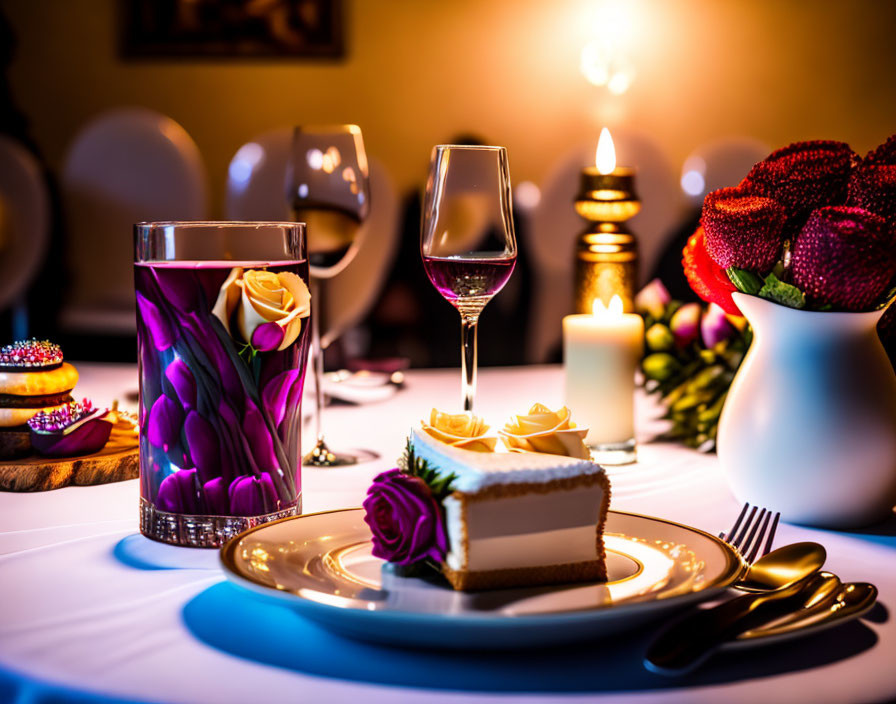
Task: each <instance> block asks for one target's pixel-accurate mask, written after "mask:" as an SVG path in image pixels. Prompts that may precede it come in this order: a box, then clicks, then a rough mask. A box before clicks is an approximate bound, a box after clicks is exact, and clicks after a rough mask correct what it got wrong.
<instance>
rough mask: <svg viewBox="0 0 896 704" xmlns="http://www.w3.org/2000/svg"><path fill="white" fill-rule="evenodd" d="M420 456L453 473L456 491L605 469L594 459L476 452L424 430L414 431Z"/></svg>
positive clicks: (537, 480)
mask: <svg viewBox="0 0 896 704" xmlns="http://www.w3.org/2000/svg"><path fill="white" fill-rule="evenodd" d="M411 445H412V446H413V448H414V453H415V454H416V455H417V457H421V458H422V459H424V460H426V461H428V462H430V463H431V464H432V465H434V466H435V467H436V468H438V469H439V470H440V471H441V472H445V473H450V472H454V474H456V475H457V478H456V479H455V480H454V482H453V484H452V487H453V488H454V490H455V491H462V492H466V493H475V492H477V491H481V490H482V489H484V488H485V487H487V486H495V485H498V484H519V483H532V484H539V483H545V482H550V481H553V480H555V479H566V478H569V477H578V476H581V475H583V474H597V473H599V472H603V471H604V469H603V467H601V466H600V465H599V464H597V463H595V462H592V461H591V460H582V459H577V458H574V457H564V456H562V455H548V454H544V453H539V452H473V451H472V450H464V449H461V448H457V447H451V446H450V445H446V444H445V443H443V442H440V441H438V440H436V439H435V438H433V437H431V436H430V435H428V434H427V433H425V432H423V431H422V430H417V429H413V430H411Z"/></svg>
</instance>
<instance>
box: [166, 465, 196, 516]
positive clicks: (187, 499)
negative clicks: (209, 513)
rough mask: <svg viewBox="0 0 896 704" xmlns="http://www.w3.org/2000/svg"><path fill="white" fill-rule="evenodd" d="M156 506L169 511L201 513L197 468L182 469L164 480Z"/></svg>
mask: <svg viewBox="0 0 896 704" xmlns="http://www.w3.org/2000/svg"><path fill="white" fill-rule="evenodd" d="M155 503H156V508H159V509H161V510H162V511H168V512H169V513H193V514H196V513H201V512H202V509H201V504H200V501H199V492H198V487H197V484H196V470H195V469H180V470H178V471H176V472H175V473H174V474H170V475H168V476H167V477H165V478H164V479H163V480H162V483H161V484H160V485H159V493H158V495H157V496H156V502H155Z"/></svg>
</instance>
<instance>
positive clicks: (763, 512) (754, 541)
mask: <svg viewBox="0 0 896 704" xmlns="http://www.w3.org/2000/svg"><path fill="white" fill-rule="evenodd" d="M757 511H758V515H757ZM780 518H781V514H780V513H775V514H774V515H773V514H772V512H771V511H769V510H768V509H764V508H763V509H760V508H759V507H758V506H752V507H751V506H750V504H749V503H745V504H744V507H743V509H741V512H740V515H739V516H738V517H737V520H736V521H735V522H734V525H733V526H731V530H729V531H728V532H727V533H725V532H724V531H723V532H721V533H719V537H720V538H721V539H722V540H724V541H725V542H726V543H728V544H729V545H730V546H731V547H733V548H734V549H735V550H737V552H738V553H739V554H740V556H741V557H742V558H743V559H744V561H745V562H746V563H747V564H748V565H751V564H753V562H754V561H755V560H756V559H757V558H758V557H762V556H763V555H767V554H768V553H769V551H770V550H771V549H772V543H773V542H774V539H775V531H777V529H778V521H779V520H780ZM769 523H771V527H769ZM763 540H765V544H764V545H763Z"/></svg>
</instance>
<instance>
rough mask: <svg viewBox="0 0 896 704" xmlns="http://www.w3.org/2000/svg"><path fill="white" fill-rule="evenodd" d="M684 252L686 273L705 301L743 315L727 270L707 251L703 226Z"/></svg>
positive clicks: (734, 313)
mask: <svg viewBox="0 0 896 704" xmlns="http://www.w3.org/2000/svg"><path fill="white" fill-rule="evenodd" d="M682 254H683V258H682V264H683V265H684V274H685V276H686V277H687V279H688V283H689V284H690V285H691V288H692V289H694V292H695V293H696V294H697V295H698V296H700V298H702V299H703V300H704V301H706V302H708V303H715V304H716V305H718V306H720V307H721V308H722V310H724V311H725V312H726V313H730V314H731V315H741V312H740V309H739V308H738V307H737V306H736V305H735V304H734V301H733V300H732V299H731V293H732V292H733V291H736V290H737V289H736V288H735V286H734V284H733V283H731V280H730V279H729V278H728V274H726V273H725V270H724V269H722V267H720V266H719V265H718V264H716V263H715V262H714V261H713V260H712V257H710V256H709V254H708V253H707V252H706V246H705V243H704V233H703V228H702V227H698V228H697V231H696V232H695V233H694V234H693V235H691V237H690V239H689V240H688V243H687V245H685V248H684V251H683V252H682Z"/></svg>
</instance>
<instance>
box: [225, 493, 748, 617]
mask: <svg viewBox="0 0 896 704" xmlns="http://www.w3.org/2000/svg"><path fill="white" fill-rule="evenodd" d="M363 510H364V509H363V508H360V507H352V508H341V509H331V510H327V511H317V512H315V513H306V514H301V515H299V516H289V517H287V518H281V519H278V520H276V521H271V522H269V523H263V524H260V525H258V526H254V527H253V528H250V529H249V530H247V531H244V532H242V533H240V534H239V535H236V536H234V537H233V538H231V539H230V540H229V541H228V542H227V543H225V544H224V546H223V547H222V548H221V550H220V552H219V562H220V564H221V567H222V569H223V570H224V573H225V575H226V577H227V578H228V580H230V581H232V582H234V583H235V584H237V585H239V586H241V587H243V588H246V589H249V590H250V591H252V592H254V593H256V594H261V595H263V596H268V597H275V598H277V599H278V600H280V601H283V602H285V603H288V604H290V605H291V606H292V607H294V608H296V609H297V610H299V611H305V612H308V613H316V614H320V615H324V614H330V613H333V611H334V610H335V609H338V610H340V611H341V612H343V613H344V612H345V611H349V610H350V611H351V613H352V616H353V618H357V619H358V620H359V621H362V620H366V621H373V620H375V621H377V622H379V623H384V622H386V621H394V622H400V623H408V621H418V622H420V623H433V622H434V621H438V622H441V623H446V624H448V623H450V624H452V625H457V626H458V627H461V626H462V627H465V628H478V627H485V628H488V629H490V630H491V629H495V628H499V629H501V628H507V629H516V628H519V627H521V626H525V625H533V626H536V625H546V624H547V623H550V624H552V625H557V626H562V625H563V624H565V623H577V624H578V623H581V622H582V621H583V620H589V621H599V620H601V619H603V618H606V617H607V615H608V614H612V615H613V616H614V617H624V616H626V615H627V614H629V613H633V612H644V611H649V610H650V609H651V608H654V609H656V608H662V609H667V608H672V606H673V605H677V606H685V605H688V604H691V603H694V602H698V601H704V600H706V599H709V598H711V597H712V596H714V595H716V594H719V593H720V592H722V591H724V590H725V589H726V588H728V587H729V586H730V585H731V584H733V583H734V582H735V581H736V580H737V578H738V576H739V575H740V574H741V572H742V570H743V566H744V563H743V560H742V559H741V558H740V556H739V555H738V554H737V552H736V551H735V550H734V549H733V548H732V547H731V546H730V545H728V544H727V543H726V542H724V541H723V540H721V539H720V538H718V537H717V536H715V535H712V534H711V533H707V532H706V531H703V530H700V529H699V528H694V527H692V526H687V525H684V524H682V523H677V522H675V521H671V520H668V519H665V518H658V517H655V516H646V515H644V514H640V513H634V512H631V511H616V510H611V511H610V513H615V514H621V515H625V516H630V517H634V518H640V519H645V520H649V521H654V522H657V523H664V524H666V525H671V526H675V527H676V528H681V529H684V530H686V531H688V532H692V533H695V534H698V535H700V536H702V537H704V538H708V539H709V540H710V541H711V542H712V543H714V544H716V545H717V546H718V547H719V548H720V549H721V551H722V553H723V554H724V555H725V558H726V565H725V571H724V572H723V574H722V576H720V577H719V578H717V579H716V580H713V581H712V582H708V583H706V584H704V585H701V587H700V588H699V589H695V590H693V591H690V592H686V593H684V594H675V595H671V596H668V597H666V598H658V599H653V600H642V601H637V600H633V601H628V602H625V603H622V604H620V605H618V606H602V607H598V608H584V609H574V610H573V609H571V610H569V611H563V612H550V613H539V614H514V615H513V616H508V615H497V614H476V615H466V614H457V613H451V614H441V613H420V612H415V611H400V610H394V611H369V610H367V609H366V608H359V607H358V606H356V605H354V604H353V603H352V602H354V601H356V600H354V599H352V598H350V597H335V598H333V601H334V602H336V601H339V602H342V603H341V604H340V605H335V604H332V605H331V604H324V603H321V602H319V601H315V600H313V599H309V598H307V597H303V596H302V594H301V591H302V590H301V589H300V590H299V592H298V593H296V592H293V591H289V590H280V589H275V588H272V587H270V586H268V585H266V584H262V583H260V582H256V581H254V580H252V579H250V578H248V577H246V576H245V575H243V574H241V573H240V571H239V570H238V568H237V567H236V564H235V561H234V557H233V555H234V553H235V552H236V550H237V548H238V546H239V544H240V541H241V540H243V539H244V538H246V537H247V536H248V535H250V534H251V533H254V532H256V531H259V530H262V529H264V528H265V527H268V526H272V525H274V524H278V523H285V522H288V521H299V520H301V519H302V518H306V517H313V516H322V515H328V514H334V513H350V512H355V511H363Z"/></svg>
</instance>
